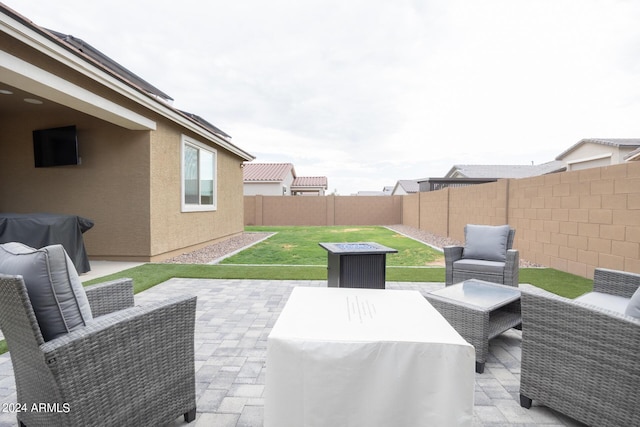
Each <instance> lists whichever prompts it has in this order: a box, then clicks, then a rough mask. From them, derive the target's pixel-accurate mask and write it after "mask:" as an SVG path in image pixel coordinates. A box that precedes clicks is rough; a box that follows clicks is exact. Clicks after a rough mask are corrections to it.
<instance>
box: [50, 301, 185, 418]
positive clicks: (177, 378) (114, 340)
mask: <svg viewBox="0 0 640 427" xmlns="http://www.w3.org/2000/svg"><path fill="white" fill-rule="evenodd" d="M195 307H196V298H195V297H174V298H171V299H168V300H165V301H162V302H157V303H152V304H149V305H147V306H144V307H140V306H136V307H131V308H129V309H126V310H121V311H119V312H116V313H112V314H109V315H106V316H101V317H98V318H97V319H94V321H92V322H91V323H90V324H89V325H87V326H86V327H83V328H80V329H78V330H75V331H73V332H71V333H69V334H67V335H64V336H61V337H58V338H56V339H54V340H51V341H49V342H46V343H44V344H42V345H41V350H42V352H43V356H44V357H45V360H46V361H47V364H48V366H49V369H50V372H51V374H52V375H53V376H54V378H55V381H56V383H57V384H58V385H59V388H60V391H61V395H62V397H63V399H64V400H65V401H66V402H75V403H74V404H75V405H77V408H75V409H76V411H77V412H75V411H74V412H75V414H76V415H77V416H78V417H80V418H74V423H76V425H93V424H94V423H95V420H96V417H102V419H103V421H104V422H105V423H106V424H109V425H111V424H113V423H119V422H124V421H125V420H126V422H127V423H128V425H153V422H154V420H157V421H158V422H159V423H161V422H166V420H167V417H169V419H171V418H170V417H171V416H175V414H165V413H163V409H162V408H163V407H164V406H167V407H168V406H173V407H174V408H175V405H176V404H177V405H179V407H180V411H181V412H179V413H184V414H186V413H187V412H189V411H192V410H193V409H194V408H195V406H196V405H195V369H194V341H193V338H194V324H195ZM87 390H91V392H92V394H93V396H100V398H99V399H96V398H94V397H88V396H85V394H86V392H87ZM112 402H120V403H119V404H118V407H113V403H112ZM163 402H165V403H166V405H165V404H164V403H163ZM71 409H72V411H73V410H74V409H73V408H71ZM123 414H127V415H126V417H124V418H123ZM85 416H86V420H85V419H84V418H82V417H85ZM110 423H111V424H110Z"/></svg>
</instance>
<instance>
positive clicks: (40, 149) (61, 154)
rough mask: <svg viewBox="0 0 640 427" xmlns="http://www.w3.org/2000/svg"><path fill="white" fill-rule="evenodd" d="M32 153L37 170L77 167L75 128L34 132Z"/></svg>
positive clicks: (68, 127)
mask: <svg viewBox="0 0 640 427" xmlns="http://www.w3.org/2000/svg"><path fill="white" fill-rule="evenodd" d="M33 153H34V158H35V164H36V167H37V168H45V167H50V166H66V165H77V164H78V163H79V157H78V138H77V133H76V127H75V126H64V127H59V128H52V129H40V130H34V131H33Z"/></svg>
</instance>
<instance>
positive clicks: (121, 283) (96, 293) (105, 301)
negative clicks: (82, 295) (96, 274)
mask: <svg viewBox="0 0 640 427" xmlns="http://www.w3.org/2000/svg"><path fill="white" fill-rule="evenodd" d="M85 292H86V293H87V298H88V299H89V305H90V306H91V313H92V314H93V317H99V316H103V315H105V314H109V313H112V312H114V311H119V310H124V309H125V308H129V307H133V304H134V298H133V280H131V279H127V278H124V279H117V280H112V281H109V282H103V283H98V284H96V285H90V286H87V287H85Z"/></svg>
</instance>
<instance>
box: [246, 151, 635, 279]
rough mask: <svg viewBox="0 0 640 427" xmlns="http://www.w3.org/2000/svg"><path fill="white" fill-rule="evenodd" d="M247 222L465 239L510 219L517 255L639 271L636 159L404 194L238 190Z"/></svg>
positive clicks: (563, 265)
mask: <svg viewBox="0 0 640 427" xmlns="http://www.w3.org/2000/svg"><path fill="white" fill-rule="evenodd" d="M244 209H245V224H246V225H392V224H405V225H409V226H411V227H415V228H419V229H421V230H425V231H429V232H432V233H434V234H437V235H440V236H447V237H451V238H453V239H456V240H459V241H464V226H465V225H466V224H488V225H501V224H509V225H511V227H513V228H515V229H516V236H515V242H514V248H516V249H518V250H519V251H520V257H521V258H523V259H526V260H528V261H532V262H536V263H538V264H542V265H544V266H547V267H552V268H555V269H558V270H562V271H567V272H569V273H573V274H577V275H579V276H583V277H589V278H592V277H593V271H594V269H595V268H597V267H604V268H611V269H616V270H624V271H630V272H635V273H640V162H629V163H623V164H619V165H614V166H606V167H600V168H591V169H585V170H579V171H572V172H563V173H557V174H549V175H543V176H538V177H533V178H523V179H508V180H506V179H505V180H499V181H497V182H493V183H488V184H480V185H474V186H468V187H451V188H446V189H443V190H438V191H432V192H425V193H418V194H411V195H406V196H380V197H356V196H326V197H290V196H245V204H244Z"/></svg>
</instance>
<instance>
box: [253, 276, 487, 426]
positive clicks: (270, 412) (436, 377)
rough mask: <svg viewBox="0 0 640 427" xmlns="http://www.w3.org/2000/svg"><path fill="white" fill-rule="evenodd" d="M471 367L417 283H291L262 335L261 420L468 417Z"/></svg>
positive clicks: (451, 421)
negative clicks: (394, 286)
mask: <svg viewBox="0 0 640 427" xmlns="http://www.w3.org/2000/svg"><path fill="white" fill-rule="evenodd" d="M474 370H475V351H474V348H473V347H472V346H471V345H470V344H468V343H467V342H466V341H465V340H464V339H463V338H462V337H461V336H460V335H459V334H458V333H457V332H456V331H455V330H454V329H453V327H451V325H449V323H448V322H447V321H446V320H445V319H444V318H443V317H442V316H441V315H440V313H438V311H436V310H435V309H434V308H433V307H432V306H431V304H429V302H428V301H426V300H425V298H424V297H423V296H422V295H421V294H420V293H419V292H418V291H399V290H383V289H350V288H303V287H298V288H295V289H294V290H293V292H292V293H291V296H290V298H289V300H288V301H287V304H286V305H285V307H284V309H283V311H282V313H281V315H280V317H279V318H278V320H277V322H276V324H275V326H274V327H273V329H272V331H271V333H270V334H269V338H268V341H267V372H266V385H265V414H264V425H265V427H287V426H292V427H303V426H305V427H307V426H308V427H315V426H327V427H338V426H339V427H347V426H348V427H355V426H366V427H374V426H384V427H388V426H394V427H397V426H471V425H472V421H473V393H474V379H475V374H474Z"/></svg>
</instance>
